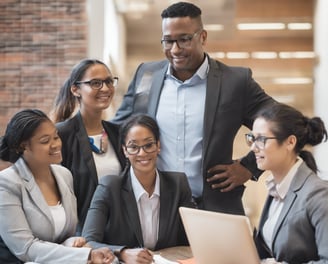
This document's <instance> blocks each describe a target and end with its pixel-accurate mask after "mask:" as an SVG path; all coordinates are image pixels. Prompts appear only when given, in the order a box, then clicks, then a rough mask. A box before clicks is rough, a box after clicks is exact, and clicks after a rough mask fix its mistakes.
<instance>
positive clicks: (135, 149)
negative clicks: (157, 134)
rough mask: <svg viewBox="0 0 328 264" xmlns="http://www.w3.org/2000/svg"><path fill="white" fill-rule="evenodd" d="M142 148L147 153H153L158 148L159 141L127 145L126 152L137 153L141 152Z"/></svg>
mask: <svg viewBox="0 0 328 264" xmlns="http://www.w3.org/2000/svg"><path fill="white" fill-rule="evenodd" d="M141 148H142V149H143V151H144V152H146V153H153V152H155V151H156V150H157V142H149V143H147V144H145V145H142V146H138V145H128V146H125V149H126V152H127V153H129V154H130V155H137V154H138V153H139V152H140V149H141Z"/></svg>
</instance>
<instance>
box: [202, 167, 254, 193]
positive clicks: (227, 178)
mask: <svg viewBox="0 0 328 264" xmlns="http://www.w3.org/2000/svg"><path fill="white" fill-rule="evenodd" d="M208 173H209V174H210V175H213V176H211V177H210V178H207V182H208V183H210V184H211V187H212V188H213V189H217V188H221V192H229V191H231V190H233V189H234V188H236V187H237V186H240V185H243V184H244V183H245V182H247V181H248V180H249V179H250V178H251V177H252V173H251V172H250V171H249V170H248V169H246V168H245V167H244V166H243V165H241V164H240V162H239V161H234V162H233V163H232V164H218V165H215V166H214V167H212V168H210V169H209V170H208Z"/></svg>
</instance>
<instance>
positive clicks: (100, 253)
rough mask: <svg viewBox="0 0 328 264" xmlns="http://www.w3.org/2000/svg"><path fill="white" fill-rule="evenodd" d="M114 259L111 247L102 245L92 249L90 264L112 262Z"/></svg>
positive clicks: (108, 263)
mask: <svg viewBox="0 0 328 264" xmlns="http://www.w3.org/2000/svg"><path fill="white" fill-rule="evenodd" d="M114 259H115V256H114V254H113V252H112V251H111V250H110V249H109V248H106V247H102V248H97V249H92V250H91V252H90V256H89V261H88V264H110V263H112V262H113V261H114Z"/></svg>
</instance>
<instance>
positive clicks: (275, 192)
mask: <svg viewBox="0 0 328 264" xmlns="http://www.w3.org/2000/svg"><path fill="white" fill-rule="evenodd" d="M302 162H303V160H302V158H301V157H298V158H297V161H296V163H295V164H294V165H293V166H292V167H291V169H290V170H289V171H288V173H287V175H286V176H285V177H284V178H283V180H282V181H281V182H280V183H278V184H276V183H275V182H274V177H273V175H272V174H271V175H269V176H268V177H267V179H266V181H265V184H266V187H267V189H268V191H269V193H270V194H271V195H272V196H274V197H275V198H278V199H280V200H283V199H285V197H286V195H287V192H288V190H289V187H290V184H291V182H292V180H293V178H294V176H295V174H296V172H297V169H298V168H299V166H300V165H301V164H302Z"/></svg>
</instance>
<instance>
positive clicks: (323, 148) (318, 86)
mask: <svg viewBox="0 0 328 264" xmlns="http://www.w3.org/2000/svg"><path fill="white" fill-rule="evenodd" d="M314 51H315V53H316V54H317V63H316V65H315V68H314V114H315V115H317V116H320V117H321V118H322V119H323V120H324V122H325V125H326V128H327V129H328V1H327V0H317V1H316V8H315V14H314ZM314 155H315V159H316V161H317V164H318V168H319V170H320V171H321V172H320V173H319V175H320V176H321V177H322V178H324V179H326V180H328V142H325V143H322V144H320V145H319V146H317V147H315V148H314Z"/></svg>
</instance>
